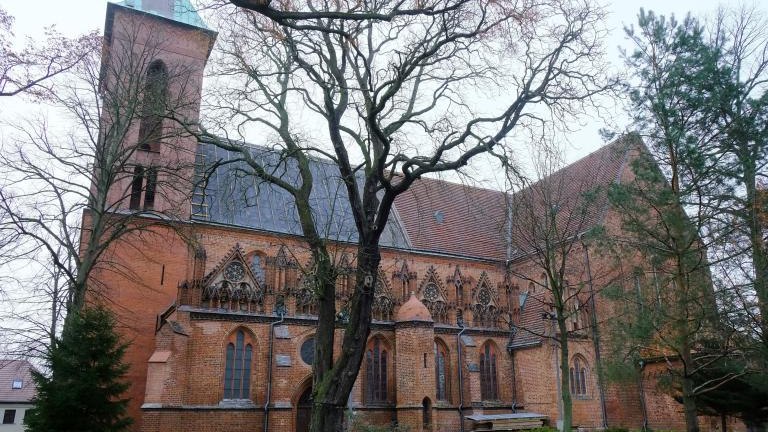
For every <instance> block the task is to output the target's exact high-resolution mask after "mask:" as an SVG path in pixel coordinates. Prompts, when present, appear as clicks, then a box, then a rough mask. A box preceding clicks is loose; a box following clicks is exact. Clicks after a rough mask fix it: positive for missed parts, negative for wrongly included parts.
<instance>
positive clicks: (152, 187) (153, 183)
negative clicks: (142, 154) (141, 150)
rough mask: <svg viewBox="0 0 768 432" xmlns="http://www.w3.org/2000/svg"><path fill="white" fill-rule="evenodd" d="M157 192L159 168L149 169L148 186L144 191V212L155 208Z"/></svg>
mask: <svg viewBox="0 0 768 432" xmlns="http://www.w3.org/2000/svg"><path fill="white" fill-rule="evenodd" d="M156 191H157V168H154V167H150V168H148V169H147V186H146V188H145V189H144V210H152V209H153V208H155V192H156Z"/></svg>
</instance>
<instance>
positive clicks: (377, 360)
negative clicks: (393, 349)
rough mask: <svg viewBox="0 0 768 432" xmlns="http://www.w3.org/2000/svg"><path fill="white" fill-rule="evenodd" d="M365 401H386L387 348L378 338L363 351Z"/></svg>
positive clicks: (374, 402)
mask: <svg viewBox="0 0 768 432" xmlns="http://www.w3.org/2000/svg"><path fill="white" fill-rule="evenodd" d="M365 402H366V403H373V404H376V403H384V402H387V350H386V348H385V347H384V344H382V343H381V340H380V339H378V338H377V339H374V340H373V342H372V343H371V344H370V345H369V347H368V351H366V353H365Z"/></svg>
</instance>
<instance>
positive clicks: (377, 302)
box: [371, 271, 395, 321]
mask: <svg viewBox="0 0 768 432" xmlns="http://www.w3.org/2000/svg"><path fill="white" fill-rule="evenodd" d="M383 276H384V275H383V274H382V272H381V271H379V275H378V277H377V278H376V285H375V288H374V292H373V305H372V306H371V313H372V315H373V319H375V320H378V321H392V318H393V315H394V310H395V301H394V299H393V296H392V291H391V290H390V289H389V286H387V283H386V281H385V280H384V277H383Z"/></svg>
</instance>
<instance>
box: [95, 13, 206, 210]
mask: <svg viewBox="0 0 768 432" xmlns="http://www.w3.org/2000/svg"><path fill="white" fill-rule="evenodd" d="M104 29H105V30H104V48H103V56H102V66H101V85H100V87H101V93H102V100H103V106H102V119H101V125H102V127H101V131H102V133H101V136H100V143H101V150H102V152H104V153H105V154H104V155H103V157H104V158H105V159H104V160H105V161H109V160H111V161H112V162H111V163H113V164H114V163H115V162H114V161H115V160H118V161H119V162H117V163H116V164H115V166H118V167H119V169H118V170H116V171H119V172H116V173H115V176H114V179H113V181H112V186H111V187H110V189H109V193H108V194H107V201H108V202H109V204H110V205H111V206H113V207H112V208H113V209H114V210H115V211H118V212H123V213H125V212H146V213H147V214H153V213H154V214H163V215H165V216H167V217H173V218H179V219H182V220H185V219H189V217H190V196H191V192H192V188H193V184H192V179H193V178H194V163H195V154H196V151H197V139H196V137H195V131H196V125H197V124H198V119H199V114H200V95H201V88H202V78H203V70H204V69H205V65H206V63H207V61H208V57H209V56H210V53H211V49H212V48H213V44H214V42H215V40H216V32H214V31H213V30H211V29H209V28H208V27H207V26H206V25H205V23H204V22H203V20H202V19H201V18H200V16H199V15H198V13H197V12H196V11H195V9H194V8H193V7H192V5H191V3H190V2H189V0H124V1H122V2H119V3H108V5H107V15H106V22H105V25H104ZM110 158H111V159H110ZM96 163H99V158H98V157H97V161H96ZM105 163H110V162H105Z"/></svg>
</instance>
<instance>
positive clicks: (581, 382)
mask: <svg viewBox="0 0 768 432" xmlns="http://www.w3.org/2000/svg"><path fill="white" fill-rule="evenodd" d="M587 377H588V374H587V361H586V360H585V359H584V358H583V357H582V356H578V355H577V356H575V357H574V358H573V363H572V364H571V368H570V376H569V378H570V379H571V394H572V395H574V396H577V397H581V398H584V397H587Z"/></svg>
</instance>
